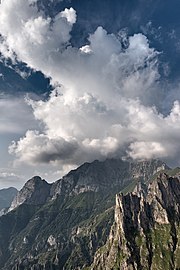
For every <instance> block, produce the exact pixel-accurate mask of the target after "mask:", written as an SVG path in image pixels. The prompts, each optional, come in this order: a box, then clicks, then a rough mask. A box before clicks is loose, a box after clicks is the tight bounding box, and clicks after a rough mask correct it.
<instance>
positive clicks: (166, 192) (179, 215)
mask: <svg viewBox="0 0 180 270" xmlns="http://www.w3.org/2000/svg"><path fill="white" fill-rule="evenodd" d="M179 222H180V177H179V176H177V177H169V176H168V175H167V174H165V173H162V174H160V175H159V176H158V177H157V179H156V180H155V181H153V182H152V183H150V184H149V186H148V188H147V190H146V191H144V190H143V189H142V188H141V187H140V188H139V190H138V191H137V188H136V190H135V192H132V193H129V194H127V195H125V196H124V195H122V194H118V195H116V207H115V222H114V224H113V226H112V228H111V232H110V236H109V239H108V241H107V243H106V245H105V246H103V247H102V248H101V249H99V250H98V251H97V253H96V255H95V257H94V262H93V264H92V266H91V268H90V269H91V270H95V269H96V270H111V269H123V270H131V269H132V270H134V269H135V270H141V269H142V270H160V269H167V270H178V269H180V257H179V254H180V224H179Z"/></svg>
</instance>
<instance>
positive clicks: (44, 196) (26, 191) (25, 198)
mask: <svg viewBox="0 0 180 270" xmlns="http://www.w3.org/2000/svg"><path fill="white" fill-rule="evenodd" d="M165 169H168V166H167V165H166V164H165V163H164V162H162V161H160V160H150V161H139V162H129V161H123V160H121V159H106V160H105V161H98V160H95V161H93V162H92V163H84V164H83V165H81V166H80V167H78V168H77V169H76V170H72V171H70V172H69V173H68V174H67V175H66V176H64V177H63V178H62V179H60V180H58V181H56V182H54V183H52V184H49V183H47V182H46V181H45V180H42V179H41V177H39V176H34V177H33V178H31V179H30V180H28V181H27V182H26V184H25V185H24V187H23V188H22V189H21V190H20V191H19V192H18V194H17V196H16V197H15V199H14V200H13V202H12V204H11V207H10V208H9V211H11V210H13V209H14V208H16V207H17V206H19V205H20V204H22V203H26V204H35V205H36V204H37V205H38V204H43V203H45V202H46V201H48V200H49V199H55V198H56V197H57V196H58V195H63V196H69V195H72V194H80V193H83V192H87V191H93V192H103V193H114V194H115V193H117V192H118V191H119V190H121V189H123V188H125V187H126V186H128V185H129V184H131V183H132V181H133V182H134V183H135V184H136V182H137V181H142V182H144V183H145V182H147V181H148V180H149V178H150V176H152V175H154V174H155V173H157V172H158V171H160V170H165Z"/></svg>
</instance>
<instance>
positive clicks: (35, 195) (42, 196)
mask: <svg viewBox="0 0 180 270" xmlns="http://www.w3.org/2000/svg"><path fill="white" fill-rule="evenodd" d="M50 189H51V184H48V183H47V182H46V181H45V180H43V179H41V177H39V176H34V177H33V178H31V179H30V180H28V181H27V182H26V183H25V185H24V186H23V188H22V189H21V190H20V191H19V192H18V194H17V195H16V197H15V198H14V200H13V202H12V204H11V206H10V208H9V211H11V210H13V209H14V208H16V207H17V206H19V205H21V204H23V203H27V204H33V205H39V204H44V203H45V202H46V201H47V199H48V197H49V195H50Z"/></svg>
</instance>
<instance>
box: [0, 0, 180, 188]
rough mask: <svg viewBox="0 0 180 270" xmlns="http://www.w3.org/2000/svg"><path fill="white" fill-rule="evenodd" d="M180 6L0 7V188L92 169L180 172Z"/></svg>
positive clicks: (17, 1)
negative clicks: (162, 165)
mask: <svg viewBox="0 0 180 270" xmlns="http://www.w3.org/2000/svg"><path fill="white" fill-rule="evenodd" d="M179 7H180V3H179V1H177V0H176V1H173V2H171V3H169V1H148V2H147V1H142V0H141V1H140V0H139V1H135V0H134V1H129V2H127V1H113V5H112V1H107V0H105V1H97V0H96V1H95V0H93V1H82V2H80V1H77V0H72V1H58V0H53V1H45V0H44V1H36V0H33V1H32V0H26V1H24V0H13V1H12V0H6V1H2V3H1V5H0V34H1V39H0V53H1V58H0V59H1V62H0V113H1V118H0V149H1V153H2V154H1V157H0V163H1V166H0V188H1V187H2V188H3V187H7V186H10V185H11V186H17V187H18V188H20V187H21V186H22V184H23V183H24V182H25V181H26V180H27V179H28V178H30V177H31V176H33V175H37V174H38V175H41V176H42V177H43V178H46V179H47V180H49V181H53V180H56V179H58V178H60V177H61V176H62V175H63V174H65V173H66V172H68V171H69V170H70V169H71V168H75V167H77V166H78V165H80V164H82V163H84V162H86V161H89V162H90V161H93V160H94V159H101V160H103V159H105V158H123V159H129V158H131V159H132V160H142V159H150V158H160V159H163V160H165V161H166V162H167V163H168V164H169V165H172V166H177V165H179V161H180V159H179V154H180V143H179V134H180V105H179V100H180V91H179V78H180V77H179V58H180V21H179V18H178V12H177V10H179Z"/></svg>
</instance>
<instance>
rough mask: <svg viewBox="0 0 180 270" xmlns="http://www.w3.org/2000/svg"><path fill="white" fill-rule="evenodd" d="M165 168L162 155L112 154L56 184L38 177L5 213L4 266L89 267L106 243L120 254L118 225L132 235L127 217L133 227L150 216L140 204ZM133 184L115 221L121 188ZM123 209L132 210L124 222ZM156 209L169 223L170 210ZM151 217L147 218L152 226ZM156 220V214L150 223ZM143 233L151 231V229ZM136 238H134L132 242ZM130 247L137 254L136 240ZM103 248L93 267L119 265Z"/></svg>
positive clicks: (0, 243) (0, 233)
mask: <svg viewBox="0 0 180 270" xmlns="http://www.w3.org/2000/svg"><path fill="white" fill-rule="evenodd" d="M164 169H167V166H166V165H165V164H164V163H163V162H161V161H157V160H151V161H142V162H134V163H132V162H128V161H126V162H125V161H121V160H115V159H109V160H106V161H104V162H99V161H94V162H92V163H85V164H83V165H82V166H80V167H79V168H78V169H77V170H74V171H71V172H70V173H69V174H67V175H66V176H64V177H63V178H62V179H60V180H58V181H57V182H55V183H53V184H51V185H50V184H48V183H46V182H45V181H43V180H42V179H41V178H40V177H34V178H32V179H31V180H29V181H28V182H27V183H26V184H25V186H24V187H23V188H22V190H21V191H20V192H19V193H18V195H17V197H16V199H15V200H14V202H13V204H12V208H11V209H13V211H10V212H9V213H8V214H6V215H4V216H2V217H1V218H0V269H2V270H20V269H23V270H29V269H32V270H36V269H37V270H41V269H42V270H46V269H47V270H49V269H57V270H61V269H62V270H66V269H68V270H79V269H88V268H89V267H90V266H91V265H92V263H93V259H94V255H95V253H96V251H97V250H99V248H100V247H103V248H102V249H105V250H107V252H109V254H110V253H111V254H114V255H113V256H114V258H116V257H118V252H117V251H116V247H117V245H116V243H118V242H117V241H118V232H119V229H117V228H121V227H122V228H123V230H124V231H123V232H122V239H126V237H127V235H125V234H124V233H126V234H128V232H129V229H128V227H127V230H128V231H126V229H125V227H126V226H125V225H122V224H124V223H123V222H126V223H127V225H128V226H130V228H133V229H134V228H136V227H138V222H139V219H142V222H143V220H144V222H145V218H144V219H143V218H142V217H140V213H141V210H140V209H141V205H142V204H143V202H144V201H146V199H145V198H146V196H147V194H149V197H148V198H149V201H150V198H151V197H150V192H149V191H148V188H147V184H148V183H149V181H150V180H151V181H152V183H153V178H154V177H155V175H156V174H157V173H158V171H160V170H164ZM175 173H176V171H174V174H175ZM154 174H155V175H154ZM153 175H154V176H153ZM152 176H153V178H152ZM135 187H136V188H135ZM133 190H134V192H133V193H131V194H130V195H127V197H126V196H124V195H118V196H117V199H116V201H117V206H116V221H117V222H116V223H115V224H114V225H113V223H114V209H115V196H116V194H117V193H119V192H122V193H123V194H128V192H131V191H133ZM158 196H159V195H158ZM172 196H174V195H172ZM160 198H161V197H160ZM118 202H119V206H118ZM131 204H132V205H131ZM147 204H148V203H147ZM149 204H150V203H149ZM152 204H153V203H152ZM160 206H161V205H158V207H160ZM118 207H119V208H118ZM120 207H121V208H120ZM161 208H162V207H161ZM118 209H119V210H118ZM120 209H121V211H122V212H123V213H124V216H123V217H125V216H126V215H125V213H126V212H127V213H128V214H127V218H126V219H125V221H122V222H121V221H120V220H121V219H122V218H123V217H122V216H120ZM129 209H131V210H129ZM143 209H144V212H145V214H144V217H146V219H147V221H148V222H149V219H148V218H149V215H150V214H151V212H150V213H149V212H148V211H149V206H147V209H146V208H145V207H144V208H143ZM118 211H119V212H118ZM133 211H135V212H134V213H133ZM144 212H143V213H144ZM132 213H133V220H132V221H131V214H132ZM136 213H137V215H136ZM138 213H139V214H138ZM153 215H154V217H155V216H156V219H158V218H159V219H160V220H161V221H162V220H163V222H164V223H165V225H167V224H166V223H167V215H165V214H164V213H163V212H162V216H160V215H159V214H158V212H157V214H156V215H155V214H153ZM122 220H123V219H122ZM137 220H138V221H137ZM134 221H136V222H135V223H134ZM148 222H145V223H144V224H145V225H146V226H148V225H147V224H149V223H148ZM153 222H154V220H152V222H151V223H150V224H153ZM112 225H113V227H112ZM145 225H144V227H145ZM123 226H124V227H123ZM133 226H134V227H133ZM111 227H112V228H111ZM144 227H143V228H144ZM138 228H139V227H138ZM147 228H149V227H147ZM150 228H151V227H150ZM140 231H142V230H140ZM143 233H144V234H145V229H144V231H143ZM109 234H110V239H111V240H109V241H111V242H109V243H111V246H112V247H113V250H114V253H112V251H110V249H111V246H108V247H110V249H109V248H107V249H106V247H107V246H106V245H105V244H106V242H107V239H108V237H109ZM123 237H124V238H123ZM115 239H117V241H115ZM173 239H174V238H173ZM130 240H131V238H128V243H130ZM122 241H124V240H122ZM123 243H126V242H123ZM124 245H125V244H124ZM125 248H126V249H127V254H129V255H128V256H129V258H130V260H132V258H134V257H133V250H134V249H133V248H134V246H133V245H132V250H131V249H130V251H129V249H128V248H130V246H128V244H127V245H125ZM126 249H125V250H126ZM148 250H149V249H148ZM97 254H100V255H96V256H95V261H94V266H92V267H94V268H92V269H98V267H102V268H99V269H106V268H104V265H106V267H108V265H112V267H113V262H114V261H113V260H112V256H110V258H109V255H107V254H108V253H107V254H106V253H104V252H103V253H97ZM102 254H103V255H102ZM116 254H117V255H116ZM98 256H99V257H98ZM102 257H103V258H104V259H103V260H102ZM98 258H99V259H98ZM133 260H134V259H133ZM135 262H136V261H135ZM125 263H126V262H125ZM87 267H88V268H87ZM96 267H97V268H96ZM107 269H108V268H107ZM115 269H116V268H115ZM117 269H118V268H117ZM139 269H140V268H139Z"/></svg>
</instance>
